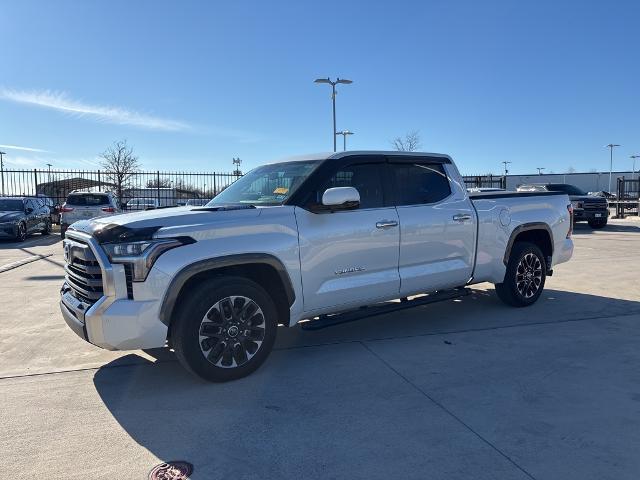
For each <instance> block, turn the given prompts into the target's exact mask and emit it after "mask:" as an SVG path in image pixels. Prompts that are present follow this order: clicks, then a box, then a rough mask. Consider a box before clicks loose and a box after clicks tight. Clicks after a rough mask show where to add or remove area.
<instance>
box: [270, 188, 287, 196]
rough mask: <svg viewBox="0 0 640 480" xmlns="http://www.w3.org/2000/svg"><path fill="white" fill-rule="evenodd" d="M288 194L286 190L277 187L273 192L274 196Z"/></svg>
mask: <svg viewBox="0 0 640 480" xmlns="http://www.w3.org/2000/svg"><path fill="white" fill-rule="evenodd" d="M288 192H289V189H288V188H285V187H278V188H276V189H275V190H274V191H273V194H274V195H286V194H287V193H288Z"/></svg>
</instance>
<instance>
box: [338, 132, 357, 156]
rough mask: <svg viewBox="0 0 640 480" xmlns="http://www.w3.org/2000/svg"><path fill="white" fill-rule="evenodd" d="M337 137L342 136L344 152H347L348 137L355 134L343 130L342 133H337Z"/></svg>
mask: <svg viewBox="0 0 640 480" xmlns="http://www.w3.org/2000/svg"><path fill="white" fill-rule="evenodd" d="M336 135H342V151H344V152H346V151H347V135H353V132H351V131H349V130H342V131H341V132H336Z"/></svg>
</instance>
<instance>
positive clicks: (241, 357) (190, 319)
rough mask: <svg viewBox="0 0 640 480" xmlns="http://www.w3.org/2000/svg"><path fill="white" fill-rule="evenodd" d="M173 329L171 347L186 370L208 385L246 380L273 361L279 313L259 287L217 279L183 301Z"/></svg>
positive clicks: (237, 279)
mask: <svg viewBox="0 0 640 480" xmlns="http://www.w3.org/2000/svg"><path fill="white" fill-rule="evenodd" d="M232 297H234V300H233V301H232V300H231V298H232ZM243 298H244V300H242V299H243ZM246 300H249V301H246ZM252 302H253V304H254V305H255V306H256V307H257V309H256V310H253V306H251V303H252ZM216 312H217V313H216ZM260 312H261V313H260ZM259 321H262V323H260V324H257V323H256V322H259ZM234 326H235V327H236V328H235V329H233V327H234ZM170 329H171V332H170V336H171V346H172V347H173V348H174V350H175V352H176V356H177V357H178V360H179V361H180V363H181V364H182V365H183V366H184V367H185V368H186V369H187V370H189V371H190V372H192V373H193V374H195V375H197V376H199V377H201V378H203V379H205V380H208V381H210V382H227V381H229V380H236V379H238V378H242V377H246V376H247V375H249V374H250V373H252V372H254V371H255V370H256V369H257V368H258V367H260V365H262V364H263V363H264V361H265V360H266V358H267V357H268V356H269V353H270V352H271V349H272V348H273V344H274V342H275V339H276V332H277V329H278V318H277V309H276V306H275V304H274V302H273V300H272V299H271V297H270V296H269V294H268V293H267V292H266V291H265V290H264V289H263V288H262V287H261V286H260V285H258V284H257V283H255V282H253V281H251V280H248V279H246V278H242V277H214V278H211V279H209V280H205V281H204V282H202V283H201V284H200V285H197V286H196V287H194V288H193V290H191V291H190V292H188V293H187V294H186V295H185V297H184V298H183V299H181V302H180V304H179V306H178V307H177V309H176V312H174V315H173V318H172V321H171V326H170ZM234 332H235V333H234ZM247 332H248V333H247ZM203 334H204V335H205V337H203ZM259 338H262V340H258V339H259ZM253 349H255V350H254V351H253V352H252V350H253ZM249 355H251V356H249ZM234 364H235V365H234Z"/></svg>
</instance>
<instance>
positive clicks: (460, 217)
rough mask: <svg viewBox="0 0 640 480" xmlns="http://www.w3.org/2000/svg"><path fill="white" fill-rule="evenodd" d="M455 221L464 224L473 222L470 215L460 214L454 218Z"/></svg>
mask: <svg viewBox="0 0 640 480" xmlns="http://www.w3.org/2000/svg"><path fill="white" fill-rule="evenodd" d="M453 220H454V221H456V222H464V221H466V220H471V215H469V214H468V213H459V214H457V215H454V216H453Z"/></svg>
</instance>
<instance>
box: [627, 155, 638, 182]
mask: <svg viewBox="0 0 640 480" xmlns="http://www.w3.org/2000/svg"><path fill="white" fill-rule="evenodd" d="M629 158H630V159H631V160H633V169H632V170H631V180H635V176H636V158H640V155H631V156H630V157H629Z"/></svg>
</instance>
